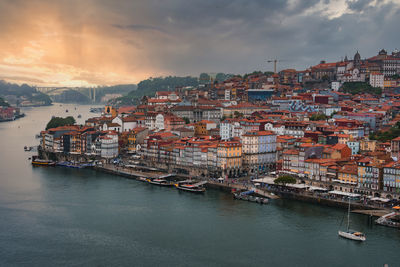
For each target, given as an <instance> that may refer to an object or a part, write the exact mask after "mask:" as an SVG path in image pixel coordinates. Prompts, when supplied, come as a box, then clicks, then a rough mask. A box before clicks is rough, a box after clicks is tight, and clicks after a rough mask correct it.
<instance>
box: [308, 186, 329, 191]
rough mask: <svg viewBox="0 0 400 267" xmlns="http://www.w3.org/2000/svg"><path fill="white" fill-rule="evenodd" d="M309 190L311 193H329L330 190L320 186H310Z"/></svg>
mask: <svg viewBox="0 0 400 267" xmlns="http://www.w3.org/2000/svg"><path fill="white" fill-rule="evenodd" d="M308 190H311V191H328V189H326V188H322V187H318V186H310V187H309V188H308Z"/></svg>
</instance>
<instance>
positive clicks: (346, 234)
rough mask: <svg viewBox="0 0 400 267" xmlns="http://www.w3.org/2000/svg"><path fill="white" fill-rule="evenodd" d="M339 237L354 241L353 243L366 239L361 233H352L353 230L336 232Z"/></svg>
mask: <svg viewBox="0 0 400 267" xmlns="http://www.w3.org/2000/svg"><path fill="white" fill-rule="evenodd" d="M338 234H339V236H341V237H344V238H347V239H351V240H355V241H365V240H366V237H365V235H364V234H363V233H361V232H357V231H353V230H347V231H338Z"/></svg>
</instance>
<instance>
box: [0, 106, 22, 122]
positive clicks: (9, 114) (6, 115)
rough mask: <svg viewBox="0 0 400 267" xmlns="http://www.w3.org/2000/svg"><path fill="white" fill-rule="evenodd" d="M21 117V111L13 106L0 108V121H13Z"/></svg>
mask: <svg viewBox="0 0 400 267" xmlns="http://www.w3.org/2000/svg"><path fill="white" fill-rule="evenodd" d="M19 116H21V113H20V109H19V108H16V107H11V106H0V121H12V120H15V119H16V118H18V117H19Z"/></svg>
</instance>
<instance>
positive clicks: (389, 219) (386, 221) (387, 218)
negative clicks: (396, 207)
mask: <svg viewBox="0 0 400 267" xmlns="http://www.w3.org/2000/svg"><path fill="white" fill-rule="evenodd" d="M396 217H397V213H396V212H391V213H388V214H385V215H383V216H382V217H379V218H378V219H377V220H375V223H376V224H379V225H383V226H389V227H393V228H400V222H398V221H394V220H393V219H395V218H396Z"/></svg>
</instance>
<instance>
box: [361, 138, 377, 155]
mask: <svg viewBox="0 0 400 267" xmlns="http://www.w3.org/2000/svg"><path fill="white" fill-rule="evenodd" d="M360 150H361V152H374V151H375V150H376V140H368V139H366V140H360Z"/></svg>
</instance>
